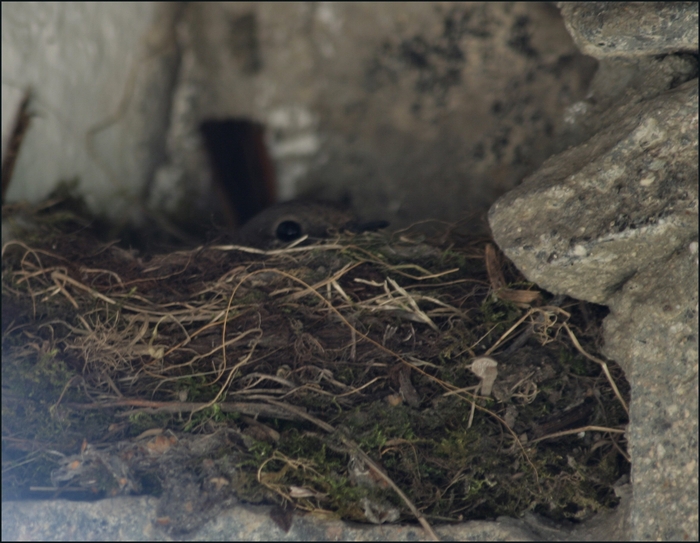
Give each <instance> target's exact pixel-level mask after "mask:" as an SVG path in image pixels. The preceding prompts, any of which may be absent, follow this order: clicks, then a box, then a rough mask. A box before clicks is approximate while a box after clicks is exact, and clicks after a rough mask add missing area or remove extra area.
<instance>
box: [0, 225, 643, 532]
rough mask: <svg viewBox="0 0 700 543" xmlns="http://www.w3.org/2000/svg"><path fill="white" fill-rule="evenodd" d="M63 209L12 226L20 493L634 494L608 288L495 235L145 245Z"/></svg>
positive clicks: (532, 500)
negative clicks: (567, 287)
mask: <svg viewBox="0 0 700 543" xmlns="http://www.w3.org/2000/svg"><path fill="white" fill-rule="evenodd" d="M46 219H48V217H44V218H41V220H40V221H39V223H38V226H35V227H34V228H33V229H31V230H29V231H27V232H26V233H25V235H24V236H22V237H20V238H18V239H16V240H14V241H11V242H9V243H7V244H5V246H4V247H3V274H2V285H3V294H2V296H3V300H2V302H3V303H2V327H3V369H2V382H3V398H2V400H3V455H4V457H3V461H4V463H5V466H6V467H7V469H6V471H5V474H4V476H3V486H4V492H6V493H8V494H6V496H10V495H13V496H15V497H17V496H35V497H42V498H45V497H51V496H66V495H69V494H70V495H76V496H81V497H86V498H89V497H104V496H113V495H118V494H128V493H151V494H155V495H158V496H161V502H160V503H161V505H160V517H159V521H158V525H160V526H162V527H163V528H164V529H166V530H170V531H172V532H173V533H186V532H188V531H191V530H192V529H195V528H196V527H197V526H199V525H200V524H201V522H204V521H205V520H206V519H208V518H211V516H213V515H214V514H216V513H217V512H218V511H220V510H221V508H223V507H227V506H230V505H231V504H232V503H235V502H237V501H246V502H249V503H277V504H278V505H280V506H281V507H282V508H283V510H284V511H290V510H292V511H293V510H296V511H313V512H316V513H323V514H331V515H335V516H340V517H342V518H345V519H350V520H358V521H365V522H368V521H371V522H387V521H392V522H393V521H396V520H399V519H400V520H404V521H416V520H417V521H418V522H420V523H421V524H422V525H423V527H424V528H425V529H426V530H430V524H434V523H436V522H455V521H461V520H465V519H474V518H482V519H483V518H495V517H497V516H500V515H511V516H517V515H518V514H520V513H522V512H523V511H524V510H532V511H535V512H537V513H539V514H542V515H546V516H548V517H550V518H553V519H555V520H561V519H568V520H574V521H576V520H582V519H585V518H588V517H589V516H591V515H592V514H594V513H595V512H597V511H600V510H604V509H607V508H610V507H614V506H615V504H616V502H617V498H616V497H615V494H614V492H613V484H614V483H615V481H616V480H617V479H618V478H619V477H621V476H623V475H624V474H626V473H628V472H629V464H628V463H627V455H626V452H625V439H624V429H625V424H626V421H627V413H626V401H627V394H628V387H627V384H626V382H625V380H624V377H623V375H622V372H621V371H620V369H619V368H618V367H617V366H615V365H614V364H612V363H610V362H605V361H603V360H601V359H600V355H597V354H595V351H596V346H597V341H598V339H599V328H598V327H599V324H600V318H601V316H602V315H603V314H604V310H603V309H602V308H600V307H596V306H589V305H583V304H581V303H579V302H577V301H572V300H566V299H561V298H553V297H552V296H551V295H549V294H547V293H545V292H541V291H539V289H537V287H536V286H535V285H533V284H530V283H527V282H526V281H525V280H524V279H523V278H522V277H521V276H520V275H519V274H518V273H517V271H516V270H515V269H514V268H513V267H512V266H511V265H510V264H509V263H508V262H507V261H506V260H505V259H504V258H503V257H502V256H501V255H500V254H499V253H498V251H497V250H496V249H495V248H494V247H493V245H491V244H489V242H488V240H475V239H469V238H465V237H459V236H456V235H453V236H451V237H445V238H444V239H443V240H442V241H440V242H439V243H437V244H435V243H433V244H431V243H423V242H419V241H415V240H412V239H411V237H410V235H409V234H406V233H403V234H401V233H399V234H395V235H393V236H389V235H386V234H376V233H365V234H361V235H351V234H349V233H346V234H341V235H339V236H338V237H336V238H334V239H329V240H324V241H315V242H312V243H311V244H309V245H304V246H297V247H293V248H289V249H280V250H275V251H267V252H266V251H262V250H258V249H251V248H246V247H241V246H234V245H226V244H220V243H215V244H211V245H209V246H201V247H196V248H194V249H187V250H178V251H172V252H163V253H160V254H148V255H146V254H138V253H136V252H134V251H131V250H128V249H125V248H123V247H120V246H119V245H118V244H117V243H102V242H98V241H96V240H95V239H94V238H93V237H92V236H91V235H90V233H89V231H88V230H86V229H84V228H78V227H76V226H75V223H70V222H69V223H58V226H57V225H56V224H55V221H54V222H52V223H48V222H46ZM49 224H52V226H49ZM445 240H448V241H445ZM482 366H483V367H482ZM360 468H361V469H360ZM368 512H369V513H368ZM282 517H284V518H286V517H285V516H284V515H283V516H282Z"/></svg>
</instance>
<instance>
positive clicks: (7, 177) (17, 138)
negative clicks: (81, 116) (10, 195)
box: [2, 90, 32, 204]
mask: <svg viewBox="0 0 700 543" xmlns="http://www.w3.org/2000/svg"><path fill="white" fill-rule="evenodd" d="M30 99H31V91H30V90H27V91H25V93H24V98H22V102H21V103H20V105H19V111H18V112H17V118H16V119H15V124H14V127H13V129H12V134H11V135H10V139H9V140H8V142H7V149H5V157H4V158H3V160H2V203H3V204H4V203H5V194H6V193H7V189H8V187H9V186H10V181H11V180H12V172H13V171H14V169H15V163H16V162H17V156H18V155H19V149H20V147H21V146H22V141H23V140H24V135H25V134H26V133H27V130H28V129H29V124H30V123H31V120H32V118H31V116H30V115H29V100H30Z"/></svg>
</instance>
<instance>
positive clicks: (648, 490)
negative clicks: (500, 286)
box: [489, 2, 698, 539]
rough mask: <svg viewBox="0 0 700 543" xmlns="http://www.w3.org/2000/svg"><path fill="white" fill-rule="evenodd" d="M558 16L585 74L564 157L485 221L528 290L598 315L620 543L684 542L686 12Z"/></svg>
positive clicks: (692, 184)
mask: <svg viewBox="0 0 700 543" xmlns="http://www.w3.org/2000/svg"><path fill="white" fill-rule="evenodd" d="M560 9H561V11H562V14H563V15H564V19H565V23H566V26H567V29H568V30H569V32H570V33H571V35H572V37H573V38H574V40H575V42H576V44H577V45H578V46H579V48H580V49H581V51H583V52H585V53H587V54H590V55H593V56H595V57H596V58H598V59H599V61H600V68H599V71H598V74H597V75H596V77H595V78H594V80H593V82H592V85H591V92H590V93H589V96H588V97H587V99H586V100H585V101H582V102H580V103H578V104H575V105H574V106H572V107H571V108H570V109H569V112H568V119H567V120H568V122H569V123H570V129H571V130H570V134H569V142H570V143H572V144H573V145H572V147H570V148H569V149H567V150H566V151H564V152H562V153H560V154H558V155H555V156H553V157H551V158H550V159H549V160H547V161H546V162H545V163H544V165H543V166H542V167H541V168H540V169H539V170H538V171H537V172H535V173H534V174H533V175H531V176H529V177H528V178H526V179H525V180H524V181H523V183H522V185H521V186H519V187H518V188H516V189H515V190H513V191H511V192H510V193H508V194H506V195H505V196H503V197H502V198H501V199H500V200H499V201H498V202H496V204H494V206H493V207H492V208H491V211H490V213H489V221H490V224H491V228H492V230H493V234H494V237H495V239H496V240H497V242H498V243H499V245H500V246H501V248H502V249H503V250H504V251H505V253H506V254H507V255H508V256H509V257H510V258H511V259H512V260H513V261H514V262H515V263H516V265H517V266H518V267H519V268H520V269H521V270H522V271H523V272H524V273H525V275H526V276H527V277H528V278H529V279H531V280H532V281H534V282H536V283H538V284H539V285H541V286H543V287H544V288H547V289H548V290H550V291H552V292H555V293H562V294H567V295H570V296H573V297H575V298H580V299H584V300H587V301H591V302H596V303H599V304H605V305H607V306H608V307H609V308H610V315H609V316H608V317H607V319H606V321H605V345H606V347H605V351H606V354H607V355H608V356H610V357H611V358H612V359H615V360H616V361H617V362H619V363H620V364H621V365H622V367H623V368H624V369H625V371H626V373H627V378H628V379H629V381H630V384H631V386H632V403H631V406H630V425H629V428H628V440H629V450H630V453H631V458H632V501H631V506H630V508H629V510H628V511H626V510H620V511H618V515H628V517H627V519H625V522H622V520H623V519H620V520H621V524H620V526H622V525H624V526H625V528H624V533H623V534H621V535H622V537H624V538H630V539H697V537H698V526H697V522H698V464H697V458H698V241H697V240H698V79H697V73H698V70H697V51H698V5H697V4H696V3H685V2H675V3H664V4H654V3H647V4H644V3H627V2H618V3H600V2H598V3H578V2H573V3H561V4H560ZM618 535H620V534H618ZM612 536H613V534H608V537H612Z"/></svg>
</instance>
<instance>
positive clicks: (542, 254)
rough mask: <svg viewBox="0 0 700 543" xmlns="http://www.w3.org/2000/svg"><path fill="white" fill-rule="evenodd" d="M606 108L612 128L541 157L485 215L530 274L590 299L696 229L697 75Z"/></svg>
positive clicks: (600, 298)
mask: <svg viewBox="0 0 700 543" xmlns="http://www.w3.org/2000/svg"><path fill="white" fill-rule="evenodd" d="M612 115H614V116H615V118H617V119H619V120H618V121H617V122H616V123H615V124H614V125H612V126H610V127H608V128H607V129H605V130H603V131H601V132H600V133H598V134H596V135H595V136H593V137H592V138H591V139H590V140H588V141H587V142H586V143H584V144H582V145H580V146H578V147H575V148H571V149H569V150H567V151H565V152H563V153H561V154H559V155H556V156H554V157H552V158H550V159H549V160H547V161H546V162H545V164H544V165H543V166H542V168H540V169H539V170H538V171H537V172H536V173H535V174H534V175H532V176H530V177H529V178H527V179H526V180H525V181H524V182H523V184H522V185H521V186H520V187H518V188H516V189H514V190H513V191H511V192H509V193H508V194H506V195H505V196H503V197H502V198H501V199H500V200H498V201H497V202H496V203H495V204H494V206H493V207H492V208H491V211H490V212H489V221H490V224H491V228H492V231H493V235H494V238H495V239H496V241H497V242H498V244H499V245H500V247H501V248H502V249H503V251H504V252H505V253H506V255H507V256H508V257H509V258H511V259H512V260H513V261H514V262H515V263H516V265H517V266H518V267H519V268H520V269H521V271H522V272H523V273H524V274H525V276H526V277H527V278H528V279H530V280H532V281H534V282H536V283H537V284H539V285H540V286H542V287H544V288H545V289H547V290H549V291H551V292H553V293H556V294H567V295H569V296H573V297H575V298H579V299H583V300H588V301H591V302H596V303H606V301H607V300H608V299H609V297H610V296H611V295H612V294H613V293H614V292H615V291H616V290H617V289H618V288H619V287H620V285H622V284H624V282H625V281H627V280H628V279H629V278H630V277H632V276H634V275H635V274H636V273H637V272H638V271H639V270H641V269H644V268H646V267H648V266H649V265H650V263H653V262H655V261H657V260H660V259H665V258H667V257H668V256H669V255H670V254H672V253H673V252H675V251H676V250H677V249H678V248H679V247H681V246H684V245H686V244H687V243H689V242H690V241H692V240H693V239H696V237H697V231H698V217H697V210H698V187H697V176H698V87H697V80H693V81H690V82H688V83H685V84H683V85H681V86H680V87H678V88H677V89H674V90H672V91H669V92H667V93H664V94H662V95H660V96H658V97H656V98H653V99H651V100H647V101H644V102H641V103H639V104H633V105H631V106H622V108H621V110H618V111H616V112H614V113H613V114H612Z"/></svg>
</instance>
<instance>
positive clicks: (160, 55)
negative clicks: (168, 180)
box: [1, 2, 178, 217]
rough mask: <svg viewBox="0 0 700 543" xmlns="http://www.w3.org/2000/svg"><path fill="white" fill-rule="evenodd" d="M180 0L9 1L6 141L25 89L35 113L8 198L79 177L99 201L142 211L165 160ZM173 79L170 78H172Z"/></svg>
mask: <svg viewBox="0 0 700 543" xmlns="http://www.w3.org/2000/svg"><path fill="white" fill-rule="evenodd" d="M173 9H174V6H173V5H172V4H169V3H166V4H158V3H153V2H133V3H132V2H85V3H78V2H65V3H64V2H60V3H49V2H36V3H30V2H3V3H2V79H1V81H2V149H3V155H4V152H5V149H6V145H7V139H8V135H9V133H10V131H11V130H12V125H13V123H14V119H15V117H16V114H17V108H18V106H19V103H20V101H21V100H22V97H23V95H24V92H25V90H26V89H31V93H32V100H31V102H30V111H31V113H32V115H33V118H32V123H31V126H30V128H29V131H28V133H27V135H26V137H25V140H24V142H23V144H22V147H21V150H20V155H19V158H18V162H17V164H16V167H15V172H14V176H13V178H12V182H11V185H10V187H9V190H8V193H7V201H8V202H12V201H18V200H28V201H30V202H37V201H40V200H41V199H43V198H45V197H46V196H47V195H48V194H49V193H50V192H51V191H52V190H53V189H54V188H55V186H56V183H57V182H58V181H60V180H67V179H72V178H76V177H77V178H78V179H79V180H80V191H81V193H83V194H84V196H85V198H86V201H87V203H88V204H89V205H90V206H91V208H92V209H93V210H95V211H106V212H107V213H108V215H111V216H112V217H114V216H116V215H119V214H125V213H126V214H129V213H134V212H135V211H134V210H137V209H138V206H135V205H134V202H135V201H136V200H137V199H138V198H139V195H140V194H141V193H142V191H143V187H144V184H145V183H146V182H147V181H148V180H149V177H151V176H152V174H153V171H154V169H155V168H156V167H157V164H155V163H154V162H157V161H158V160H159V159H160V158H159V151H160V152H161V153H162V146H163V140H164V133H165V131H166V129H167V122H168V118H169V113H170V103H169V100H168V98H167V96H168V95H169V93H170V88H171V87H172V84H173V79H174V75H175V72H176V66H177V55H178V52H177V48H176V46H175V40H174V37H173V31H172V28H173V25H172V24H171V22H172V19H169V15H171V14H172V11H173ZM169 87H170V88H169Z"/></svg>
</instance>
